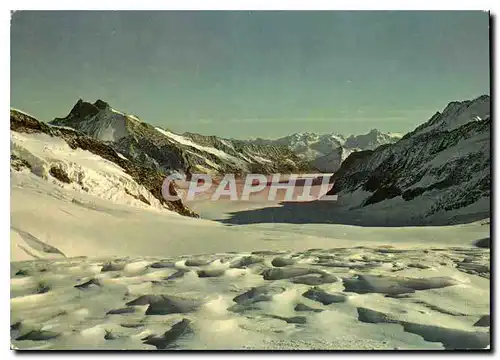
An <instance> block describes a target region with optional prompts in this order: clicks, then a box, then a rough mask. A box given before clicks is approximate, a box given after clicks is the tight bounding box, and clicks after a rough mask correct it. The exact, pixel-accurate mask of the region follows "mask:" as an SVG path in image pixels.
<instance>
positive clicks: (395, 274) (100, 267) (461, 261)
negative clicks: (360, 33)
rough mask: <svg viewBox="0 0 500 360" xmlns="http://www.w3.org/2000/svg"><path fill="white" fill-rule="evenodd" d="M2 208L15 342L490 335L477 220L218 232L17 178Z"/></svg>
mask: <svg viewBox="0 0 500 360" xmlns="http://www.w3.org/2000/svg"><path fill="white" fill-rule="evenodd" d="M11 205H12V208H11V260H12V261H11V274H10V278H11V300H10V303H11V343H12V346H13V347H14V348H17V349H73V350H74V349H143V350H155V349H160V350H161V349H285V350H286V349H322V350H326V349H330V350H333V349H457V348H474V349H483V348H486V347H487V346H489V344H490V333H489V321H490V315H489V314H490V303H489V294H490V290H489V289H490V281H489V277H490V265H489V264H490V253H489V249H485V248H478V247H475V246H474V242H475V241H476V240H478V239H481V238H487V237H488V236H489V225H488V224H486V223H485V222H477V223H472V224H464V225H457V226H447V227H404V228H395V227H394V228H380V227H378V228H369V227H358V226H346V225H340V224H305V225H304V224H300V225H297V224H279V223H276V224H247V225H240V226H227V225H223V224H222V223H220V222H216V221H210V220H205V219H194V218H188V217H183V216H179V215H178V214H176V213H173V212H169V211H157V210H155V209H153V208H151V207H148V208H141V207H138V206H130V205H127V204H125V203H121V202H119V201H113V199H105V198H100V197H97V196H95V195H92V194H90V193H87V192H85V191H75V190H74V189H71V188H67V187H64V186H60V185H59V184H57V183H53V182H51V181H47V180H46V179H44V178H43V177H39V176H37V175H35V174H33V173H28V172H26V171H12V172H11ZM210 206H212V207H221V209H219V210H218V211H222V207H226V206H227V203H223V202H215V203H213V202H212V203H211V204H210ZM238 206H241V204H239V205H238Z"/></svg>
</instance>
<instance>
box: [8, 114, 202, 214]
mask: <svg viewBox="0 0 500 360" xmlns="http://www.w3.org/2000/svg"><path fill="white" fill-rule="evenodd" d="M10 128H11V140H10V147H11V155H10V159H11V171H13V172H14V175H15V174H18V173H24V174H26V175H30V176H31V177H32V178H31V182H36V181H38V180H40V179H41V180H44V181H48V182H50V183H53V184H55V185H57V186H58V187H59V188H61V189H63V190H72V191H76V192H79V193H80V194H81V195H82V196H84V197H85V196H86V195H87V194H88V195H92V196H95V197H98V198H102V199H107V200H111V201H112V202H114V203H119V204H120V203H121V204H126V205H132V206H135V207H142V208H148V209H156V210H171V211H175V212H178V213H180V214H182V215H187V216H196V215H195V214H194V213H193V212H192V211H191V210H190V209H188V208H187V207H186V206H184V204H183V203H182V202H181V201H180V200H179V201H167V200H165V199H164V198H163V196H162V193H161V191H162V185H163V180H164V176H163V175H162V174H161V173H159V172H157V171H154V170H152V169H148V168H145V167H141V166H140V165H137V164H136V163H134V162H132V161H130V160H128V159H127V158H125V157H124V156H123V155H122V154H120V153H118V152H116V151H115V150H113V149H112V148H111V147H110V146H108V145H106V144H104V143H103V142H101V141H99V140H96V139H94V138H91V137H89V136H86V135H84V134H82V133H80V132H77V131H75V130H73V129H68V128H54V127H51V126H48V125H46V124H44V123H42V122H40V121H38V120H36V119H35V118H33V117H32V116H30V115H28V114H25V113H23V112H20V111H17V110H11V111H10ZM37 179H38V180H37ZM171 191H173V190H172V189H171ZM58 196H63V195H58ZM72 201H73V202H77V203H79V204H81V206H89V207H92V203H91V202H90V203H87V202H85V201H82V200H79V199H77V198H76V197H74V198H73V199H72ZM95 210H99V209H95Z"/></svg>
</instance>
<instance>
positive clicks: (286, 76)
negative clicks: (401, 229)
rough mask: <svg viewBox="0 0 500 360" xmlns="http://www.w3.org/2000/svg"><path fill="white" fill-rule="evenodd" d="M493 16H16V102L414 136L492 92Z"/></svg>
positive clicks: (267, 128)
mask: <svg viewBox="0 0 500 360" xmlns="http://www.w3.org/2000/svg"><path fill="white" fill-rule="evenodd" d="M489 81H490V80H489V15H488V13H485V12H477V11H475V12H451V11H450V12H382V11H380V12H341V11H338V12H333V11H330V12H229V11H227V12H221V11H212V12H166V11H165V12H135V11H129V12H87V11H73V12H66V11H65V12H63V11H57V12H29V11H21V12H16V13H15V14H14V15H13V17H12V26H11V105H12V106H13V107H15V108H19V109H21V110H24V111H26V112H28V113H30V114H32V115H34V116H36V117H38V118H39V119H41V120H44V121H50V120H52V119H53V118H54V117H61V116H65V115H66V114H67V113H68V112H69V110H70V109H71V107H72V106H73V104H74V103H75V102H76V101H77V100H78V98H83V99H84V100H87V101H92V102H93V101H95V100H96V99H98V98H101V99H103V100H105V101H107V102H108V103H110V104H111V106H113V107H114V108H116V109H118V110H121V111H124V112H127V113H131V114H135V115H137V116H139V117H140V118H141V119H142V120H143V121H147V122H149V123H151V124H154V125H160V126H163V127H166V128H169V129H171V130H173V131H176V132H184V131H191V132H198V133H202V134H207V135H219V136H224V137H236V138H248V137H257V136H259V137H269V138H273V137H279V136H284V135H287V134H289V133H291V132H298V131H300V132H306V131H308V132H338V133H342V134H346V135H348V134H352V133H354V134H357V133H365V132H368V131H369V130H370V129H372V128H378V129H380V130H382V131H393V132H407V131H410V130H412V129H413V128H415V127H416V126H417V125H419V124H421V123H423V122H425V121H426V120H427V119H428V118H429V117H430V116H431V115H432V114H433V113H435V112H436V111H440V110H442V109H443V108H444V107H445V106H446V104H447V103H448V102H450V101H455V100H466V99H472V98H475V97H477V96H479V95H481V94H488V93H489V86H490V84H489Z"/></svg>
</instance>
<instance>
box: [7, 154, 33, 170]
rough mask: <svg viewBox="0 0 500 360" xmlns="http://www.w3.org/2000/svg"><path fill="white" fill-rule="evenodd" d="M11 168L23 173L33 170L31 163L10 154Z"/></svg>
mask: <svg viewBox="0 0 500 360" xmlns="http://www.w3.org/2000/svg"><path fill="white" fill-rule="evenodd" d="M10 167H11V168H13V169H14V170H17V171H21V170H23V169H28V170H31V165H30V163H29V162H27V161H26V160H24V159H21V158H20V157H18V156H16V155H15V154H10Z"/></svg>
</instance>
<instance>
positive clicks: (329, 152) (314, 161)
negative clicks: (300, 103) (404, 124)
mask: <svg viewBox="0 0 500 360" xmlns="http://www.w3.org/2000/svg"><path fill="white" fill-rule="evenodd" d="M401 137H402V135H401V134H397V133H382V132H380V131H379V130H376V129H372V130H371V131H370V132H368V133H367V134H363V135H351V136H349V137H347V138H346V137H344V136H343V135H341V134H335V133H329V134H316V133H309V132H306V133H294V134H291V135H288V136H285V137H282V138H279V139H276V140H268V139H260V138H257V139H255V140H253V142H254V143H256V144H267V145H283V146H286V147H287V148H289V149H290V150H292V151H293V152H295V153H296V154H297V155H298V156H299V157H301V158H303V159H304V160H306V161H308V162H310V163H311V165H312V166H313V167H314V168H316V169H317V170H319V171H321V172H325V173H331V172H335V171H337V169H338V168H339V167H340V164H341V163H342V161H344V160H345V159H346V158H347V156H349V154H351V153H352V152H354V151H361V150H373V149H375V148H377V147H378V146H380V145H385V144H390V143H394V142H396V141H398V140H399V139H400V138H401Z"/></svg>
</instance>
